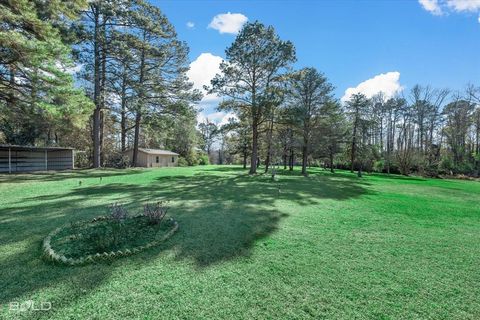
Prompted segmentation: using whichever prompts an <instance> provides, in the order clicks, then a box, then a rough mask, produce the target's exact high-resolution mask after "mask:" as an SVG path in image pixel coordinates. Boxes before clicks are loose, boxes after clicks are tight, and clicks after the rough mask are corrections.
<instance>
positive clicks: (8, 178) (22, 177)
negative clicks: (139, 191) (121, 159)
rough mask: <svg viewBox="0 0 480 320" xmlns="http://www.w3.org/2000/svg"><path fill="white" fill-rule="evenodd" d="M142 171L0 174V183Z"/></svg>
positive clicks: (123, 174) (83, 177) (110, 175)
mask: <svg viewBox="0 0 480 320" xmlns="http://www.w3.org/2000/svg"><path fill="white" fill-rule="evenodd" d="M143 172H145V171H143V170H142V169H135V168H131V169H76V170H65V171H40V172H31V173H28V172H22V173H12V174H0V183H18V182H32V181H35V182H39V181H63V180H67V179H80V180H81V179H92V178H106V177H114V176H125V175H132V174H140V173H143Z"/></svg>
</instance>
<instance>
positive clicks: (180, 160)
mask: <svg viewBox="0 0 480 320" xmlns="http://www.w3.org/2000/svg"><path fill="white" fill-rule="evenodd" d="M178 166H179V167H187V166H188V161H187V159H185V158H184V157H178Z"/></svg>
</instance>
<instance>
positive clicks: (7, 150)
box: [0, 144, 74, 173]
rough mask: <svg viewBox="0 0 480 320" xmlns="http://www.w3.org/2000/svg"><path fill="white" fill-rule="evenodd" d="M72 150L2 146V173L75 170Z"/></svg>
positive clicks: (0, 152) (0, 170) (0, 156)
mask: <svg viewBox="0 0 480 320" xmlns="http://www.w3.org/2000/svg"><path fill="white" fill-rule="evenodd" d="M73 163H74V155H73V149H72V148H58V147H30V146H18V145H8V144H0V173H1V172H3V173H5V172H6V173H16V172H31V171H46V170H68V169H73V167H74V165H73Z"/></svg>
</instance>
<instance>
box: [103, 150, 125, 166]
mask: <svg viewBox="0 0 480 320" xmlns="http://www.w3.org/2000/svg"><path fill="white" fill-rule="evenodd" d="M105 166H106V167H110V168H118V169H125V168H128V167H129V166H130V158H129V157H128V156H126V155H124V154H123V153H122V152H114V153H112V154H110V155H109V156H108V157H107V159H106V160H105Z"/></svg>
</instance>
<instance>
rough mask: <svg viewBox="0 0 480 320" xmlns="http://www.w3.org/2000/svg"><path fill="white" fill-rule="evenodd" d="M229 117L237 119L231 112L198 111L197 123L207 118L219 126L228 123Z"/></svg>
mask: <svg viewBox="0 0 480 320" xmlns="http://www.w3.org/2000/svg"><path fill="white" fill-rule="evenodd" d="M230 118H234V119H236V120H238V117H237V116H236V115H235V114H234V113H233V112H224V111H216V112H212V113H205V112H203V111H202V112H199V113H198V114H197V124H199V123H202V122H205V120H206V119H208V121H209V122H213V123H215V124H216V125H217V126H219V127H221V126H223V125H225V124H228V123H229V120H230Z"/></svg>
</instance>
